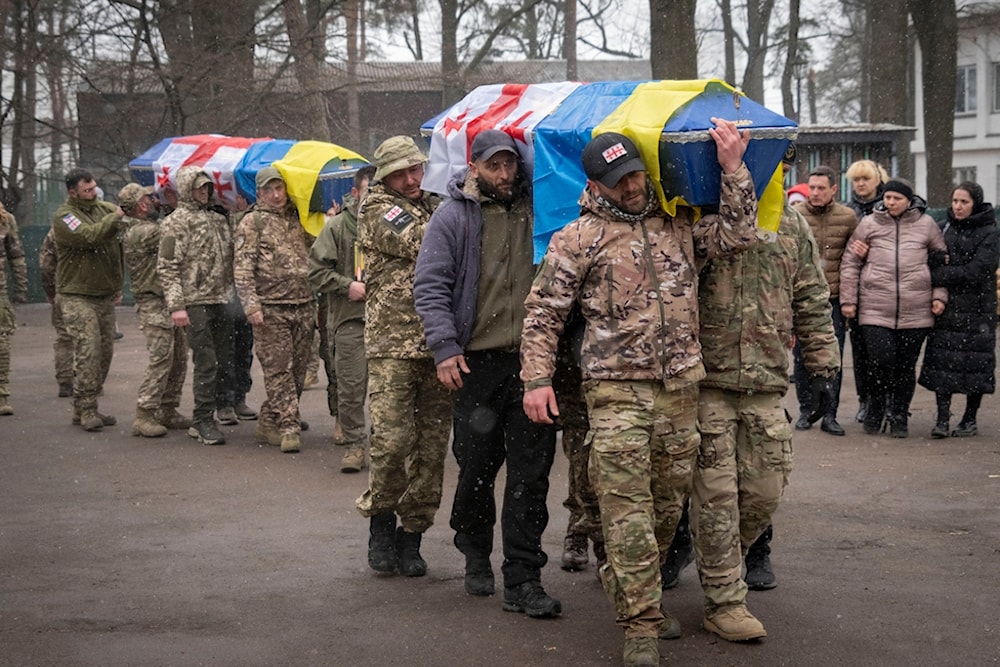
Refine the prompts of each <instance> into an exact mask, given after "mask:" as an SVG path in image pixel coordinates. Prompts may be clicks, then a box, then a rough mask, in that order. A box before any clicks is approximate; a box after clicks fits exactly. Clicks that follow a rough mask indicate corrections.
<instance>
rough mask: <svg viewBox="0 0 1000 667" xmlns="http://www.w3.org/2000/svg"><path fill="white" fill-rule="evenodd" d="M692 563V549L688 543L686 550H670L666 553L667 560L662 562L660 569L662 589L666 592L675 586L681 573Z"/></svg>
mask: <svg viewBox="0 0 1000 667" xmlns="http://www.w3.org/2000/svg"><path fill="white" fill-rule="evenodd" d="M693 562H694V547H692V546H691V543H690V542H688V544H687V548H686V549H680V550H674V549H671V550H670V551H668V552H667V559H666V560H665V561H663V566H662V567H660V582H661V585H662V586H663V589H664V590H666V589H668V588H674V587H675V586H677V584H678V583H680V580H681V572H683V571H684V568H686V567H687V566H688V565H690V564H691V563H693Z"/></svg>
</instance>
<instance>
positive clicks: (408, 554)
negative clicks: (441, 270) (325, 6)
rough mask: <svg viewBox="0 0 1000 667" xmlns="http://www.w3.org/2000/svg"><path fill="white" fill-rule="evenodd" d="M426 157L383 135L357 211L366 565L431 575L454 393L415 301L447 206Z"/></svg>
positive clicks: (406, 141) (360, 504)
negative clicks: (421, 258) (428, 538)
mask: <svg viewBox="0 0 1000 667" xmlns="http://www.w3.org/2000/svg"><path fill="white" fill-rule="evenodd" d="M425 162H427V158H426V157H424V154H423V153H421V152H420V149H419V148H417V145H416V143H415V142H414V141H413V139H411V138H410V137H405V136H398V137H390V138H389V139H386V140H385V141H383V142H382V144H381V145H380V146H379V147H378V148H376V149H375V177H374V179H373V182H372V184H371V186H370V187H369V188H368V194H367V195H365V199H364V201H363V202H361V206H360V209H359V211H358V239H359V241H360V242H361V248H362V250H363V251H364V253H365V266H366V270H365V355H366V356H367V358H368V408H369V412H370V413H371V421H372V436H371V442H370V461H369V468H368V489H367V490H366V491H365V492H364V493H363V494H362V495H361V497H360V498H358V500H357V502H356V506H357V508H358V511H359V512H361V514H362V515H364V516H366V517H369V519H370V526H369V541H368V566H369V567H371V569H373V570H375V571H376V572H383V573H386V574H390V573H393V572H396V571H397V570H398V571H399V572H400V573H402V574H403V575H405V576H408V577H422V576H424V575H425V574H427V563H426V562H425V561H424V559H423V557H421V555H420V543H421V539H422V535H423V533H424V531H426V530H427V529H428V528H430V526H431V524H433V523H434V514H435V513H436V512H437V509H438V507H439V506H440V504H441V492H442V489H441V487H442V483H443V480H444V459H445V455H446V454H447V451H448V436H449V434H450V433H451V397H450V396H449V395H448V390H447V389H445V388H444V386H443V385H441V383H440V382H438V381H437V374H436V372H435V369H434V359H433V355H432V354H431V351H430V350H429V349H428V347H427V343H426V341H425V340H424V328H423V326H422V325H421V324H420V318H419V317H418V316H417V311H416V309H415V308H414V306H413V276H414V270H415V268H416V264H417V253H418V252H419V251H420V242H421V241H422V240H423V238H424V231H425V229H426V227H427V221H428V220H430V217H431V213H433V212H434V209H435V208H436V207H437V205H438V203H440V199H439V198H438V197H437V196H436V195H432V194H430V193H427V192H424V190H423V189H422V187H421V181H422V179H423V176H424V163H425ZM397 516H398V517H399V520H400V524H401V525H400V526H399V528H398V529H397V528H396V517H397Z"/></svg>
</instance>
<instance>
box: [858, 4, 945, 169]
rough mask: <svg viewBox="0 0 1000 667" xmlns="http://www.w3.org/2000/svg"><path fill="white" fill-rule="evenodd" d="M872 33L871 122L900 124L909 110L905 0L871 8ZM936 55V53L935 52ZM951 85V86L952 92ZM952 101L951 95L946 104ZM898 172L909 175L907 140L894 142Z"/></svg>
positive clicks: (909, 158) (904, 121) (909, 163)
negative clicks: (874, 54)
mask: <svg viewBox="0 0 1000 667" xmlns="http://www.w3.org/2000/svg"><path fill="white" fill-rule="evenodd" d="M870 18H871V24H872V34H873V35H876V36H877V41H876V42H875V43H873V48H872V51H873V53H874V52H877V53H878V58H877V60H876V61H875V62H874V63H873V66H872V68H871V69H870V70H869V71H870V79H871V115H870V121H871V122H872V123H896V124H899V125H904V124H906V122H907V115H908V111H909V91H908V90H907V87H906V81H907V74H908V68H907V65H908V62H909V44H908V42H907V11H906V0H881V3H880V5H879V7H878V9H877V10H876V11H873V12H871V16H870ZM935 55H937V54H935ZM954 93H955V89H954V87H952V88H951V94H952V95H954ZM954 104H955V101H954V98H953V99H952V100H951V102H949V106H953V105H954ZM896 159H897V162H898V165H899V167H898V171H899V173H898V174H893V175H898V176H903V177H904V178H911V177H912V175H913V167H912V164H911V157H910V150H909V142H908V141H901V142H900V143H899V144H898V146H897V151H896Z"/></svg>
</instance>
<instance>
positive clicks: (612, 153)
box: [601, 142, 626, 164]
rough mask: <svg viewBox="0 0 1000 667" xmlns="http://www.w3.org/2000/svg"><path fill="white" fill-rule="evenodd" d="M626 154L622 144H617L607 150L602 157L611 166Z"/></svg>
mask: <svg viewBox="0 0 1000 667" xmlns="http://www.w3.org/2000/svg"><path fill="white" fill-rule="evenodd" d="M625 154H626V150H625V147H624V146H622V145H621V143H620V142H619V143H617V144H615V145H614V146H612V147H611V148H609V149H607V150H605V151H604V152H603V153H601V155H602V156H604V161H605V162H607V163H608V164H611V163H612V162H614V161H615V160H617V159H618V158H620V157H621V156H622V155H625Z"/></svg>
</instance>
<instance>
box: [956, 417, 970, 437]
mask: <svg viewBox="0 0 1000 667" xmlns="http://www.w3.org/2000/svg"><path fill="white" fill-rule="evenodd" d="M975 434H976V421H975V420H972V421H966V420H965V419H963V420H962V421H960V422H958V426H956V427H955V430H954V431H952V432H951V437H953V438H968V437H969V436H973V435H975Z"/></svg>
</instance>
